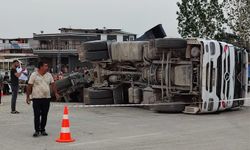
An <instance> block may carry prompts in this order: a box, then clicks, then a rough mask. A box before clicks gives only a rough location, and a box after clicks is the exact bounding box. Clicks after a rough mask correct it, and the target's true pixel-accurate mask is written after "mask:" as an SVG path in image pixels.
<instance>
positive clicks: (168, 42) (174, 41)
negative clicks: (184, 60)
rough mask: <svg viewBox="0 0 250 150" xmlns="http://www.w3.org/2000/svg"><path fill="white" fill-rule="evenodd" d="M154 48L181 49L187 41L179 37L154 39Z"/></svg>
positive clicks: (185, 45)
mask: <svg viewBox="0 0 250 150" xmlns="http://www.w3.org/2000/svg"><path fill="white" fill-rule="evenodd" d="M155 46H156V48H165V49H183V48H186V47H187V41H186V40H184V39H180V38H166V39H156V40H155Z"/></svg>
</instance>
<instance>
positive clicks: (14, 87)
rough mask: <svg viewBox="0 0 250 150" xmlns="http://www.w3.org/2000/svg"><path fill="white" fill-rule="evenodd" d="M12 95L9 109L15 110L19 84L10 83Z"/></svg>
mask: <svg viewBox="0 0 250 150" xmlns="http://www.w3.org/2000/svg"><path fill="white" fill-rule="evenodd" d="M11 90H12V97H11V111H16V99H17V94H18V90H19V85H11Z"/></svg>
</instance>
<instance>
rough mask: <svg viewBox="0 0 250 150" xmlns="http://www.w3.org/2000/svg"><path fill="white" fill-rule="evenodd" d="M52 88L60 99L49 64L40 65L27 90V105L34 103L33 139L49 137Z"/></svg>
mask: <svg viewBox="0 0 250 150" xmlns="http://www.w3.org/2000/svg"><path fill="white" fill-rule="evenodd" d="M50 87H51V88H52V90H53V92H54V93H55V96H56V98H57V99H58V98H59V95H58V93H57V89H56V85H55V82H54V79H53V77H52V75H51V74H50V73H49V72H48V64H47V63H45V62H39V63H38V70H37V71H36V72H33V73H32V74H31V76H30V78H29V81H28V88H27V92H26V94H27V98H26V102H27V104H30V102H31V101H32V102H33V111H34V128H35V133H34V134H33V137H38V136H39V135H42V136H47V135H48V134H47V133H46V130H45V127H46V124H47V116H48V112H49V107H50V100H51V93H50Z"/></svg>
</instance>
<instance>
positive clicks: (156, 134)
mask: <svg viewBox="0 0 250 150" xmlns="http://www.w3.org/2000/svg"><path fill="white" fill-rule="evenodd" d="M160 134H162V132H155V133H149V134H141V135H131V136H124V137H117V138H113V139H105V140H97V141H90V142H82V143H75V144H70V146H80V145H89V144H99V143H106V142H114V141H120V140H128V141H130V140H131V139H136V138H142V137H150V136H158V135H160Z"/></svg>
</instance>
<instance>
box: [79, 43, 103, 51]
mask: <svg viewBox="0 0 250 150" xmlns="http://www.w3.org/2000/svg"><path fill="white" fill-rule="evenodd" d="M83 46H84V49H85V50H86V51H104V50H106V51H108V44H107V41H91V42H85V43H84V44H83Z"/></svg>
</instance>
